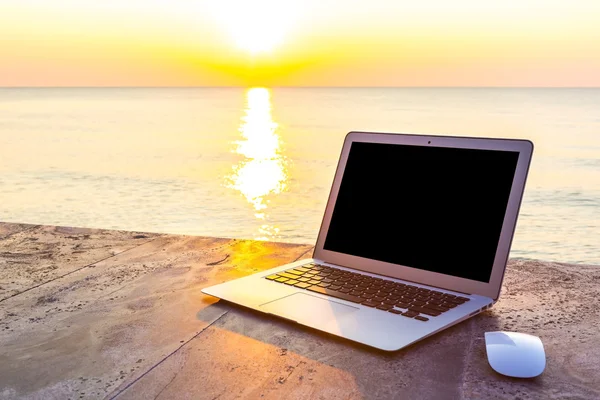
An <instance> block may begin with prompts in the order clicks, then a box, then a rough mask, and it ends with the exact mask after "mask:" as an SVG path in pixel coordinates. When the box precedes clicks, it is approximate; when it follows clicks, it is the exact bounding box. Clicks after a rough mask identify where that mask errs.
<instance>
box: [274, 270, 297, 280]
mask: <svg viewBox="0 0 600 400" xmlns="http://www.w3.org/2000/svg"><path fill="white" fill-rule="evenodd" d="M277 275H279V276H282V277H284V278H288V279H297V278H298V275H294V274H288V273H287V272H278V273H277ZM276 281H277V282H282V281H280V280H278V279H276Z"/></svg>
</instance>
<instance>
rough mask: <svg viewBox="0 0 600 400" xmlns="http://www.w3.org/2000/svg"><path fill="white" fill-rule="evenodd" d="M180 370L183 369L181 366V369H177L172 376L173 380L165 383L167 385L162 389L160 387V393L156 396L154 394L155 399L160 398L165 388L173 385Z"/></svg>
mask: <svg viewBox="0 0 600 400" xmlns="http://www.w3.org/2000/svg"><path fill="white" fill-rule="evenodd" d="M180 371H181V368H180V369H179V371H177V372H176V373H175V375H173V377H172V378H171V380H170V381H169V383H167V384H166V385H165V387H163V388H162V389H160V392H158V394H157V395H156V396H154V400H156V399H158V398H159V397H160V395H161V394H162V392H164V391H165V389H166V388H168V387H169V386H170V385H171V383H173V381H174V380H175V378H177V375H179V372H180Z"/></svg>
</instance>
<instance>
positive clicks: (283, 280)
mask: <svg viewBox="0 0 600 400" xmlns="http://www.w3.org/2000/svg"><path fill="white" fill-rule="evenodd" d="M287 280H289V279H288V278H285V277H283V276H282V277H281V278H277V279H275V282H281V283H283V282H285V281H287Z"/></svg>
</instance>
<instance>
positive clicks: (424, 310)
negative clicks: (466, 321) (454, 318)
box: [408, 306, 441, 317]
mask: <svg viewBox="0 0 600 400" xmlns="http://www.w3.org/2000/svg"><path fill="white" fill-rule="evenodd" d="M408 311H413V312H416V313H417V314H419V313H421V314H427V315H431V316H432V317H437V316H438V315H440V314H441V312H439V311H435V310H431V309H429V308H423V307H417V306H409V307H408Z"/></svg>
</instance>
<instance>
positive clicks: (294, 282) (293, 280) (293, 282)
mask: <svg viewBox="0 0 600 400" xmlns="http://www.w3.org/2000/svg"><path fill="white" fill-rule="evenodd" d="M283 283H285V284H286V285H295V284H296V283H298V281H297V280H295V279H289V280H287V281H285V282H283Z"/></svg>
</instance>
